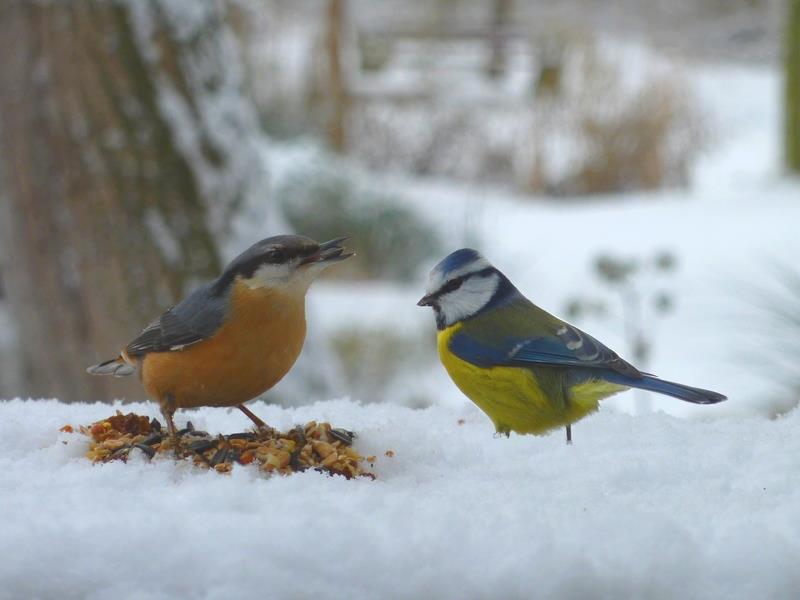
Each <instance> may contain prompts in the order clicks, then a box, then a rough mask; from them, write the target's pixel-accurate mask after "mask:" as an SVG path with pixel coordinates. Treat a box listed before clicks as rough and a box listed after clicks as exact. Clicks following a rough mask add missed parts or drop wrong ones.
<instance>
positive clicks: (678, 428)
mask: <svg viewBox="0 0 800 600" xmlns="http://www.w3.org/2000/svg"><path fill="white" fill-rule="evenodd" d="M114 408H120V409H121V410H123V412H129V411H134V412H138V413H140V414H152V415H153V416H157V415H158V412H157V410H156V406H155V405H152V404H127V405H124V406H116V407H110V406H108V405H101V404H93V405H88V404H63V403H60V402H57V401H54V400H47V401H22V400H14V401H9V402H2V403H0V440H2V452H0V506H2V519H0V540H2V546H1V547H2V560H0V581H2V582H3V585H2V587H0V598H22V597H37V598H38V597H47V598H49V597H54V598H55V597H57V598H101V597H115V598H132V597H136V598H168V597H184V598H187V597H192V598H228V597H244V596H245V595H250V596H252V597H264V598H267V597H268V598H314V597H321V598H582V597H583V598H585V597H591V598H625V597H628V598H633V597H640V598H641V597H647V598H676V597H692V598H710V597H715V598H787V597H793V596H794V594H796V592H797V590H798V589H800V570H798V568H797V565H798V564H800V485H798V481H799V480H798V473H800V436H798V428H799V427H800V413H798V412H797V411H795V412H794V413H791V414H790V415H788V416H786V417H784V418H782V419H779V420H774V421H770V420H767V419H763V418H760V417H742V418H734V417H723V418H718V419H714V420H684V419H677V418H674V417H671V416H667V415H664V414H661V413H655V414H650V415H644V416H637V417H633V416H629V415H621V414H613V413H609V412H603V411H601V412H600V413H599V414H597V415H594V416H591V417H589V418H587V419H585V420H584V421H582V422H581V423H580V424H578V425H577V426H575V427H574V436H575V444H574V445H573V446H571V447H569V446H566V445H565V443H564V436H563V432H557V433H554V434H553V435H550V436H547V437H532V436H527V437H520V436H513V435H512V436H511V438H510V439H505V438H494V437H493V436H492V427H491V425H490V423H489V421H488V420H487V419H486V418H485V417H484V416H483V415H482V414H481V413H480V412H479V411H478V410H477V409H476V408H474V407H472V406H467V407H461V408H447V407H434V408H430V409H426V410H411V409H408V408H403V407H398V406H393V405H368V406H361V405H359V404H357V403H354V402H351V401H348V400H338V401H331V402H324V403H318V404H315V405H313V406H306V407H301V408H296V409H291V410H287V409H281V408H279V407H275V406H268V405H266V404H263V403H257V404H256V405H255V406H254V411H255V412H256V413H257V414H259V415H260V416H262V418H265V419H266V420H268V421H269V422H270V423H271V424H273V425H275V426H277V427H281V428H283V427H288V426H290V425H291V424H293V423H300V422H305V421H308V420H311V419H317V420H329V421H331V422H332V423H333V424H334V425H336V426H339V427H346V428H351V429H354V430H356V431H357V432H358V434H359V438H358V440H357V444H356V447H357V448H358V449H359V450H360V451H361V452H362V453H363V454H376V455H378V456H379V459H378V462H377V463H376V465H375V472H376V474H377V476H378V479H377V480H376V481H370V480H367V479H363V480H353V481H347V480H345V479H344V478H341V477H329V476H326V475H323V474H320V473H316V472H306V473H303V474H298V475H293V476H290V477H272V478H265V477H264V476H262V475H260V474H259V473H258V472H257V471H256V470H255V469H253V468H251V467H237V468H235V470H234V472H233V473H232V475H230V476H223V475H218V474H216V473H213V472H207V471H203V470H200V469H198V468H195V467H192V466H189V465H188V464H175V463H174V462H172V461H169V460H156V461H155V462H153V463H147V462H145V461H144V460H143V459H142V460H141V461H132V462H130V463H128V464H122V463H111V464H105V465H95V466H93V465H92V464H90V463H89V462H88V461H87V460H85V459H84V458H82V455H83V453H84V452H85V450H86V441H85V438H83V437H82V436H80V435H79V434H67V433H59V431H58V429H59V427H61V426H62V425H64V424H66V423H71V424H72V425H78V424H88V423H90V422H92V421H94V420H97V419H100V418H102V417H105V416H108V415H109V414H111V413H112V411H113V409H114ZM186 419H191V420H192V421H193V423H194V424H195V425H196V426H197V427H198V428H202V429H206V430H208V431H210V432H219V431H225V432H232V431H241V430H243V429H244V428H245V427H247V422H246V420H245V419H244V417H243V416H242V415H241V414H238V411H236V412H232V411H227V410H224V409H201V410H197V411H189V412H182V413H180V418H179V424H180V423H182V422H184V421H185V420H186ZM459 419H464V423H463V424H459ZM386 450H393V451H394V452H395V456H394V457H393V458H388V457H385V456H384V452H385V451H386Z"/></svg>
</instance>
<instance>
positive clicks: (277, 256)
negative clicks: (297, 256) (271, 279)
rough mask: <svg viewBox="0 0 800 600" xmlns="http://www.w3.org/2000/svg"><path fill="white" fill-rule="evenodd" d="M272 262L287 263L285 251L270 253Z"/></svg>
mask: <svg viewBox="0 0 800 600" xmlns="http://www.w3.org/2000/svg"><path fill="white" fill-rule="evenodd" d="M269 259H270V262H273V263H282V262H285V261H286V253H285V252H284V251H283V250H279V249H276V250H273V251H272V252H270V253H269Z"/></svg>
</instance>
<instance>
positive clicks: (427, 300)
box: [417, 294, 436, 306]
mask: <svg viewBox="0 0 800 600" xmlns="http://www.w3.org/2000/svg"><path fill="white" fill-rule="evenodd" d="M435 300H436V299H435V298H434V297H433V295H432V294H428V295H427V296H423V297H422V298H420V299H419V302H417V306H433V303H434V302H435Z"/></svg>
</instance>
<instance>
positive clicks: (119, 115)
mask: <svg viewBox="0 0 800 600" xmlns="http://www.w3.org/2000/svg"><path fill="white" fill-rule="evenodd" d="M185 6H186V3H185V2H177V1H174V0H117V1H110V0H62V1H61V2H42V3H39V2H29V1H27V0H4V2H3V3H2V8H0V56H3V60H2V61H1V62H0V184H1V185H2V187H0V189H1V190H2V192H0V211H2V212H0V237H1V238H2V239H0V248H2V250H3V259H2V260H3V265H2V271H3V277H4V283H5V286H4V287H5V292H6V294H7V299H8V303H9V309H10V311H11V315H12V317H13V320H14V322H15V323H16V325H17V332H16V333H17V348H18V352H19V354H20V362H21V365H22V377H21V380H22V381H23V382H24V387H23V389H22V390H21V393H22V394H24V395H28V396H32V397H58V398H60V399H62V400H67V401H74V400H93V399H110V398H113V397H120V396H130V397H137V398H141V397H142V396H143V392H142V391H141V388H140V387H139V386H138V383H137V382H136V381H135V380H133V378H131V380H130V381H128V382H126V383H123V382H121V381H119V380H113V379H109V378H97V377H90V376H88V375H86V374H85V368H86V366H88V365H89V364H91V363H92V362H95V361H97V360H98V359H103V358H109V357H111V356H113V355H115V353H116V352H118V351H119V349H120V347H122V346H124V344H125V343H126V342H127V341H128V340H129V339H130V338H131V337H133V336H134V335H136V333H138V331H139V330H140V329H141V328H142V327H143V326H144V325H146V324H147V322H148V321H149V320H150V319H152V318H153V317H155V316H156V315H158V314H159V313H160V312H161V310H163V309H164V308H165V307H166V306H167V305H168V304H170V303H172V302H174V301H175V300H177V299H178V298H179V297H180V296H181V295H182V294H183V293H184V292H185V291H186V289H187V287H188V286H189V285H190V284H192V283H194V282H196V281H197V280H198V279H200V278H207V277H210V276H215V275H217V274H218V273H219V270H220V268H221V258H220V251H219V248H218V240H219V239H224V236H225V234H226V233H227V232H228V231H229V227H228V223H229V221H230V218H231V215H232V214H233V212H234V211H235V210H236V209H237V207H238V206H239V205H240V204H241V202H242V201H243V199H244V198H245V196H246V195H247V194H248V193H252V191H253V189H254V188H255V187H257V186H258V185H259V184H260V178H261V174H260V171H259V165H260V164H261V163H260V160H259V159H258V157H257V156H256V152H254V151H253V149H252V148H251V147H250V146H249V145H248V144H249V141H251V140H252V135H253V132H254V131H256V130H257V126H256V119H255V113H254V111H253V110H252V107H251V106H250V105H249V104H248V102H247V100H246V98H245V96H244V92H243V89H242V84H241V77H240V75H239V73H238V70H237V68H236V67H235V65H238V64H240V63H239V61H238V58H237V57H236V56H235V54H236V46H235V42H234V40H233V36H232V35H231V34H230V31H229V30H228V29H227V24H226V22H225V13H224V10H223V5H222V4H220V3H218V2H206V3H197V4H196V5H192V6H193V10H191V11H188V14H187V13H186V11H185ZM182 7H184V13H183V14H179V11H180V10H181V8H182Z"/></svg>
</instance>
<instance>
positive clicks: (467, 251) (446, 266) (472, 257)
mask: <svg viewBox="0 0 800 600" xmlns="http://www.w3.org/2000/svg"><path fill="white" fill-rule="evenodd" d="M481 261H486V259H485V258H483V256H481V255H480V253H479V252H478V251H477V250H473V249H472V248H461V249H460V250H456V251H455V252H451V253H450V254H448V255H447V256H445V257H444V258H443V259H442V260H441V261H439V264H438V265H436V266H435V267H434V268H433V270H434V271H441V273H442V274H443V275H447V274H448V273H451V272H453V271H458V270H460V269H463V268H464V267H465V266H467V265H469V264H471V263H476V262H481Z"/></svg>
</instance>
